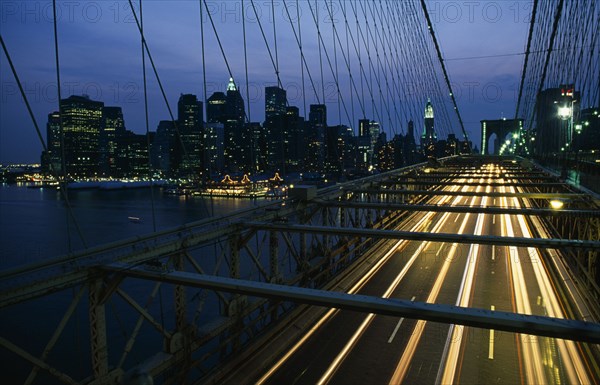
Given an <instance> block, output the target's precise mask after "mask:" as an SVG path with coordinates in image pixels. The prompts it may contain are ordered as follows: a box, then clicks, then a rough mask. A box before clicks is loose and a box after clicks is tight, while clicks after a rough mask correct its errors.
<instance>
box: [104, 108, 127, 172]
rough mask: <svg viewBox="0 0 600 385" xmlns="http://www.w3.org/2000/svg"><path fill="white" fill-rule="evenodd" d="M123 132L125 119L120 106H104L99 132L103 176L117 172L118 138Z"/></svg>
mask: <svg viewBox="0 0 600 385" xmlns="http://www.w3.org/2000/svg"><path fill="white" fill-rule="evenodd" d="M124 134H125V120H124V119H123V111H122V110H121V107H104V108H103V109H102V131H101V132H100V158H101V160H100V165H101V169H102V173H103V174H104V175H105V176H115V175H116V174H117V156H118V143H119V142H118V140H119V137H121V136H122V135H124Z"/></svg>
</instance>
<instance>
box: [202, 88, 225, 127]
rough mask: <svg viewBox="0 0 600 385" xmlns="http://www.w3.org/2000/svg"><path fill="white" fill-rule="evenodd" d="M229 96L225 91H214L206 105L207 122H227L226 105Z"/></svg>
mask: <svg viewBox="0 0 600 385" xmlns="http://www.w3.org/2000/svg"><path fill="white" fill-rule="evenodd" d="M226 104H227V98H226V96H225V93H223V92H215V93H213V94H212V95H211V96H210V97H209V98H208V101H207V105H206V122H207V123H223V124H225V120H227V119H226V116H225V113H226V112H225V105H226Z"/></svg>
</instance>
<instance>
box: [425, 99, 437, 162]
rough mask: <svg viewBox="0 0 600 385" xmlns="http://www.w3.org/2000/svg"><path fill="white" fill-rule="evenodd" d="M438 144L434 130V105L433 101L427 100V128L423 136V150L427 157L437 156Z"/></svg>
mask: <svg viewBox="0 0 600 385" xmlns="http://www.w3.org/2000/svg"><path fill="white" fill-rule="evenodd" d="M436 142H437V134H436V133H435V128H434V116H433V105H432V104H431V99H427V104H426V105H425V127H424V129H423V134H422V135H421V150H422V151H423V153H424V154H425V155H434V154H435V143H436Z"/></svg>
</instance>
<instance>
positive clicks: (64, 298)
mask: <svg viewBox="0 0 600 385" xmlns="http://www.w3.org/2000/svg"><path fill="white" fill-rule="evenodd" d="M153 197H154V198H153ZM69 200H70V204H71V207H72V213H73V216H74V217H75V221H73V220H72V219H69V220H68V219H67V218H68V215H67V213H68V211H67V206H66V204H65V201H64V199H62V197H61V195H60V193H59V192H58V191H57V190H54V189H47V188H44V189H40V188H27V187H24V186H15V185H0V269H1V270H7V269H10V268H14V267H17V266H21V265H25V264H28V263H32V262H37V261H40V260H44V259H49V258H56V257H59V256H62V255H65V254H67V253H68V252H69V251H77V250H81V249H83V248H84V242H85V244H86V245H87V246H88V247H89V246H94V245H98V244H103V243H107V242H112V241H117V240H121V239H126V238H131V237H134V236H139V235H145V234H149V233H152V232H153V230H154V228H156V229H157V230H164V229H168V228H172V227H176V226H180V225H182V224H185V223H188V222H192V221H197V220H200V219H203V218H207V217H209V216H212V215H214V216H218V215H223V214H227V213H229V212H232V211H235V210H238V209H244V208H248V207H251V206H252V205H255V204H257V203H260V201H252V200H247V199H228V198H223V199H215V198H213V199H212V200H211V199H209V198H201V197H184V196H181V197H180V196H172V195H166V194H164V193H163V192H162V191H161V190H160V189H158V188H156V189H153V190H151V189H149V188H143V189H131V190H114V191H103V190H78V191H70V192H69ZM153 206H154V209H153ZM129 217H135V218H139V220H133V221H132V220H131V219H130V218H129ZM153 217H154V218H155V220H153ZM75 222H76V223H77V226H75ZM77 227H79V229H80V232H81V237H80V236H79V234H78V231H77ZM81 238H83V240H84V241H82V240H81ZM135 284H137V285H140V284H138V283H135ZM131 285H132V284H129V286H130V288H131ZM147 286H148V285H143V286H140V288H143V289H148V287H147ZM134 289H135V287H134ZM75 292H76V289H74V290H71V289H69V290H66V291H62V292H59V293H57V294H53V295H50V296H47V297H43V298H41V299H34V300H32V301H28V302H26V303H23V304H19V305H15V306H10V307H8V308H4V309H0V337H2V338H4V339H7V340H9V341H11V342H14V343H15V344H17V345H19V346H21V347H23V348H24V349H26V350H27V351H28V352H31V353H32V354H33V355H34V356H37V357H39V356H40V355H41V352H42V351H43V349H44V346H45V345H46V343H47V342H48V341H49V340H50V336H51V335H52V333H53V332H54V329H55V328H56V326H57V325H58V323H59V321H60V318H61V317H62V315H63V314H64V312H65V309H66V308H67V307H68V304H69V303H70V301H71V300H72V298H73V297H74V295H75ZM161 296H164V300H165V301H168V298H170V297H169V296H168V294H167V292H165V293H163V294H161ZM85 298H86V295H85V294H84V300H85ZM155 302H158V301H155ZM156 306H158V305H156ZM165 306H166V303H165ZM207 306H208V303H207ZM209 314H213V315H218V309H213V310H209ZM135 317H137V316H135V312H132V311H131V310H130V309H127V307H126V306H123V305H122V304H121V305H120V304H119V303H118V302H117V303H116V305H115V304H113V303H112V302H111V305H110V306H107V318H109V319H110V320H112V321H113V323H112V324H113V325H117V326H109V328H110V330H108V334H109V335H111V336H113V338H112V339H111V341H110V342H109V350H111V351H118V350H119V349H122V346H123V345H124V343H125V341H126V336H125V333H121V334H123V335H122V336H121V337H119V338H114V336H115V335H117V336H120V334H119V333H118V331H119V329H120V327H118V325H123V324H128V325H131V324H132V323H133V321H134V320H135ZM170 318H173V317H170ZM87 319H88V314H87V307H86V306H85V304H84V305H80V306H79V307H78V309H77V311H76V312H75V314H74V315H73V317H72V319H71V320H70V321H69V324H68V325H67V329H66V330H65V332H64V333H63V335H62V336H61V338H60V340H59V343H58V344H57V346H56V347H55V348H54V349H53V351H52V353H51V355H50V356H49V357H50V358H49V360H48V361H49V362H50V364H52V365H55V366H56V367H57V368H60V369H64V370H66V371H67V372H68V373H69V374H72V375H73V376H74V378H75V379H76V380H81V379H83V378H84V377H85V376H87V375H89V374H90V372H91V368H90V367H89V335H88V333H89V331H88V329H87V322H88V321H87ZM145 327H147V325H146V326H145ZM167 327H168V326H167ZM125 329H130V327H126V328H125ZM147 332H148V334H149V333H150V332H149V331H147ZM141 333H142V335H144V334H143V333H145V332H144V329H142V332H141ZM139 343H140V344H142V345H141V347H142V350H151V351H156V350H159V349H160V346H161V344H162V341H161V340H160V339H158V340H157V339H156V338H155V339H154V340H149V339H148V340H146V339H142V340H141V341H140V342H139ZM146 345H147V349H144V347H145V346H146ZM138 347H139V345H138ZM113 348H114V350H113ZM141 359H143V354H142V355H140V356H139V357H138V356H135V355H133V356H132V357H131V358H130V359H128V361H127V363H126V367H130V366H131V365H133V364H135V363H136V362H139V361H138V360H141ZM64 361H68V362H64ZM110 364H111V365H115V364H116V362H111V363H110ZM30 369H31V366H30V365H29V364H28V363H27V362H25V361H24V360H23V359H21V358H19V357H18V356H17V355H16V354H14V353H13V352H10V351H9V350H7V349H5V348H3V347H2V346H1V345H0V382H1V383H3V384H13V383H15V384H16V383H23V382H24V380H25V378H26V377H27V374H28V373H29V370H30ZM38 380H39V381H41V382H39V381H35V382H34V383H44V384H52V383H57V380H56V378H54V377H52V376H50V375H47V374H43V373H41V372H40V375H38Z"/></svg>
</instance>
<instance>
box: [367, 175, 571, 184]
mask: <svg viewBox="0 0 600 385" xmlns="http://www.w3.org/2000/svg"><path fill="white" fill-rule="evenodd" d="M427 177H429V175H427ZM460 178H461V179H462V178H463V176H462V175H460ZM477 178H483V179H488V177H483V176H479V175H476V176H473V179H477ZM494 179H496V178H494ZM379 184H380V185H383V186H394V185H398V184H401V185H413V186H474V187H476V186H490V187H511V186H512V187H564V186H567V185H566V184H565V183H561V182H505V183H500V182H485V181H484V182H459V181H452V182H449V181H438V180H435V181H431V180H406V179H399V180H397V181H394V180H388V181H382V182H379Z"/></svg>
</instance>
